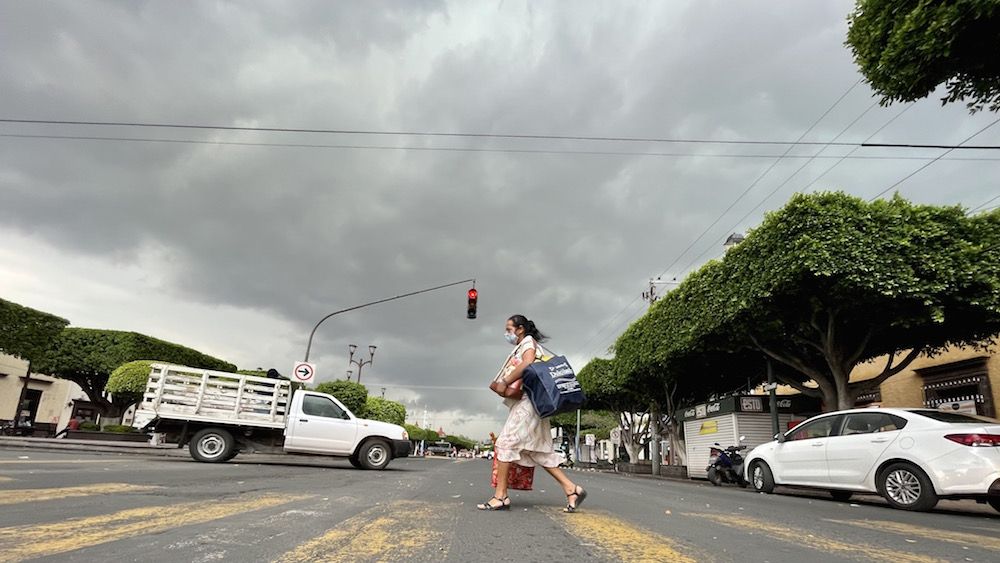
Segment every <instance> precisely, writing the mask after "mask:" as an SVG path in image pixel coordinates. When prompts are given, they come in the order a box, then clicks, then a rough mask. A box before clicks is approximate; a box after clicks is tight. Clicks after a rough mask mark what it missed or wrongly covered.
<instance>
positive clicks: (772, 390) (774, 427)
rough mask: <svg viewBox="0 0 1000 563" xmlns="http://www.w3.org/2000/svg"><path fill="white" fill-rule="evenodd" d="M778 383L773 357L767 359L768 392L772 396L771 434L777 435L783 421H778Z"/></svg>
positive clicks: (770, 400) (770, 402)
mask: <svg viewBox="0 0 1000 563" xmlns="http://www.w3.org/2000/svg"><path fill="white" fill-rule="evenodd" d="M777 389H778V384H777V383H776V382H775V381H774V366H773V365H771V358H768V359H767V393H768V395H769V396H770V397H769V399H768V401H769V406H770V407H771V434H772V435H777V434H778V433H779V432H781V423H780V422H778V391H777Z"/></svg>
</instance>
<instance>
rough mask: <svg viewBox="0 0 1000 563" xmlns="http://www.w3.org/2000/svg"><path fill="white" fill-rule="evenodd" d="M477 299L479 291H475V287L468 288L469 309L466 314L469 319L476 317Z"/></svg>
mask: <svg viewBox="0 0 1000 563" xmlns="http://www.w3.org/2000/svg"><path fill="white" fill-rule="evenodd" d="M478 299H479V292H478V291H476V288H472V289H470V290H469V310H468V314H467V315H466V316H467V317H468V318H470V319H474V318H476V300H478Z"/></svg>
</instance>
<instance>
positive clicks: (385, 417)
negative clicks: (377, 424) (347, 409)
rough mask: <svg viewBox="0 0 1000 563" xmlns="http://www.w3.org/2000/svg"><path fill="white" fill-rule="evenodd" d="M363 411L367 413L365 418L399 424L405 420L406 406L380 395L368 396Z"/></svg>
mask: <svg viewBox="0 0 1000 563" xmlns="http://www.w3.org/2000/svg"><path fill="white" fill-rule="evenodd" d="M365 412H366V413H367V414H366V415H365V418H369V419H371V420H380V421H382V422H388V423H390V424H398V425H400V426H402V425H403V422H404V421H405V420H406V407H404V406H403V404H402V403H397V402H396V401H390V400H388V399H383V398H382V397H368V400H367V403H366V405H365Z"/></svg>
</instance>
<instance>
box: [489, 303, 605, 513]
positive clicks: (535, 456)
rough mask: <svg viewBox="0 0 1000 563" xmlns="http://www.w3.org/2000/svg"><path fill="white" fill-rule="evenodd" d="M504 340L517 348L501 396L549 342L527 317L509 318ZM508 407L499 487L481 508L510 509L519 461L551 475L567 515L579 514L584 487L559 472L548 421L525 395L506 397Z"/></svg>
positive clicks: (500, 442)
mask: <svg viewBox="0 0 1000 563" xmlns="http://www.w3.org/2000/svg"><path fill="white" fill-rule="evenodd" d="M504 338H505V339H506V340H507V343H508V344H511V345H513V346H514V351H513V352H511V353H510V355H509V356H507V360H506V361H505V362H504V365H503V367H502V368H500V372H499V373H498V374H497V375H496V377H495V378H494V382H495V383H496V385H494V386H493V388H494V390H495V391H496V393H497V394H498V395H500V396H501V397H503V396H504V393H505V391H506V390H507V388H508V387H510V386H511V385H514V384H515V383H516V382H517V381H519V380H520V379H521V377H522V375H523V374H524V369H525V368H526V367H528V366H529V365H531V362H533V361H535V358H536V357H540V356H541V348H540V346H539V342H541V341H543V340H545V339H546V337H545V335H543V334H542V333H541V332H540V331H539V330H538V328H537V327H536V326H535V323H534V322H532V321H530V320H528V319H527V318H525V316H524V315H514V316H512V317H511V318H509V319H507V326H506V327H505V329H504ZM504 404H505V405H507V407H508V408H510V414H508V415H507V422H505V423H504V425H503V430H501V431H500V436H498V437H497V440H496V446H495V447H494V452H495V455H496V459H497V486H496V490H495V491H494V493H493V498H491V499H490V500H488V501H486V502H484V503H482V504H479V505H477V507H476V508H478V509H479V510H508V509H510V498H509V497H508V495H507V477H508V475H509V474H510V464H511V463H514V462H517V464H518V465H521V466H525V467H535V466H541V467H542V468H543V469H545V471H547V472H548V474H549V475H551V476H552V477H553V478H555V480H556V481H558V482H559V485H560V486H561V487H562V489H563V492H564V493H565V494H566V508H565V509H564V510H565V511H566V512H575V511H576V509H577V508H579V506H580V504H581V503H583V501H584V499H586V498H587V491H585V490H584V489H583V487H581V486H579V485H577V484H576V483H574V482H572V481H570V480H569V478H568V477H566V474H565V473H563V471H562V469H559V462H560V461H561V459H560V456H559V455H558V454H556V453H555V450H554V448H553V447H552V431H551V429H550V426H549V421H548V419H543V418H541V417H540V416H538V412H537V411H535V407H534V405H532V404H531V401H530V400H529V399H528V396H527V395H523V396H522V397H520V398H519V399H514V398H507V397H505V398H504Z"/></svg>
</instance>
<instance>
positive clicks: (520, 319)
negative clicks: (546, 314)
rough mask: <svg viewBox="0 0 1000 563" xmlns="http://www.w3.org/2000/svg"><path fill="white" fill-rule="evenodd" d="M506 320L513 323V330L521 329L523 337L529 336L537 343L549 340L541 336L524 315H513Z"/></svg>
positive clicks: (540, 332)
mask: <svg viewBox="0 0 1000 563" xmlns="http://www.w3.org/2000/svg"><path fill="white" fill-rule="evenodd" d="M507 320H508V321H510V322H512V323H514V328H523V329H524V335H525V336H530V337H532V338H534V339H535V340H537V341H538V342H545V341H546V340H548V339H549V337H548V336H545V335H544V334H542V331H540V330H538V327H537V326H535V322H534V321H531V320H529V319H528V317H525V316H524V315H514V316H512V317H511V318H509V319H507Z"/></svg>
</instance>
